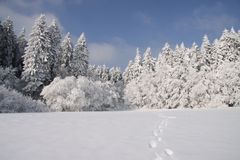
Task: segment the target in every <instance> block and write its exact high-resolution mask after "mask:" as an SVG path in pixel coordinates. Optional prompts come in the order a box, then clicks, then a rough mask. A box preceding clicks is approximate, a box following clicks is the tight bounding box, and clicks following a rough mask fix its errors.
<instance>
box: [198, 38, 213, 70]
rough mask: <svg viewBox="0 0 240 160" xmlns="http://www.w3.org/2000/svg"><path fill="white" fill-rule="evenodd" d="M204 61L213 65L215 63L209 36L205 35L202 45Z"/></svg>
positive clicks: (208, 64)
mask: <svg viewBox="0 0 240 160" xmlns="http://www.w3.org/2000/svg"><path fill="white" fill-rule="evenodd" d="M201 54H202V63H203V64H205V65H207V66H209V67H210V66H211V65H212V63H213V61H214V60H213V58H214V57H213V54H212V45H211V44H210V42H209V40H208V36H207V35H204V37H203V40H202V45H201Z"/></svg>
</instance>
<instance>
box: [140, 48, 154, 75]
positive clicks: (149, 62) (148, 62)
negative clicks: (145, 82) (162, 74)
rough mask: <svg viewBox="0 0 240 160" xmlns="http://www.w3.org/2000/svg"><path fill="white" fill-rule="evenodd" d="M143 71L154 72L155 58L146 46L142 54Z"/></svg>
mask: <svg viewBox="0 0 240 160" xmlns="http://www.w3.org/2000/svg"><path fill="white" fill-rule="evenodd" d="M142 66H143V72H146V73H148V72H154V71H155V59H154V58H153V57H152V53H151V48H150V47H148V48H147V49H146V51H145V53H144V55H143V62H142Z"/></svg>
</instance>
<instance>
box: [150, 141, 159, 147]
mask: <svg viewBox="0 0 240 160" xmlns="http://www.w3.org/2000/svg"><path fill="white" fill-rule="evenodd" d="M149 147H150V148H156V147H157V142H156V141H155V140H151V141H150V143H149Z"/></svg>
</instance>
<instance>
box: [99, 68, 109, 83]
mask: <svg viewBox="0 0 240 160" xmlns="http://www.w3.org/2000/svg"><path fill="white" fill-rule="evenodd" d="M100 78H101V79H102V80H103V81H105V82H106V81H109V80H110V74H109V68H108V67H107V66H106V65H103V66H102V73H101V76H100Z"/></svg>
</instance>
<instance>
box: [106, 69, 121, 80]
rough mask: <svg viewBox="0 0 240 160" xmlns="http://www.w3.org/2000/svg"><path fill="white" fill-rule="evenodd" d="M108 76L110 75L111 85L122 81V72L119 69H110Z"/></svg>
mask: <svg viewBox="0 0 240 160" xmlns="http://www.w3.org/2000/svg"><path fill="white" fill-rule="evenodd" d="M109 74H110V81H111V82H112V83H118V82H120V81H122V72H121V70H120V68H119V67H112V68H111V69H110V70H109Z"/></svg>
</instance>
